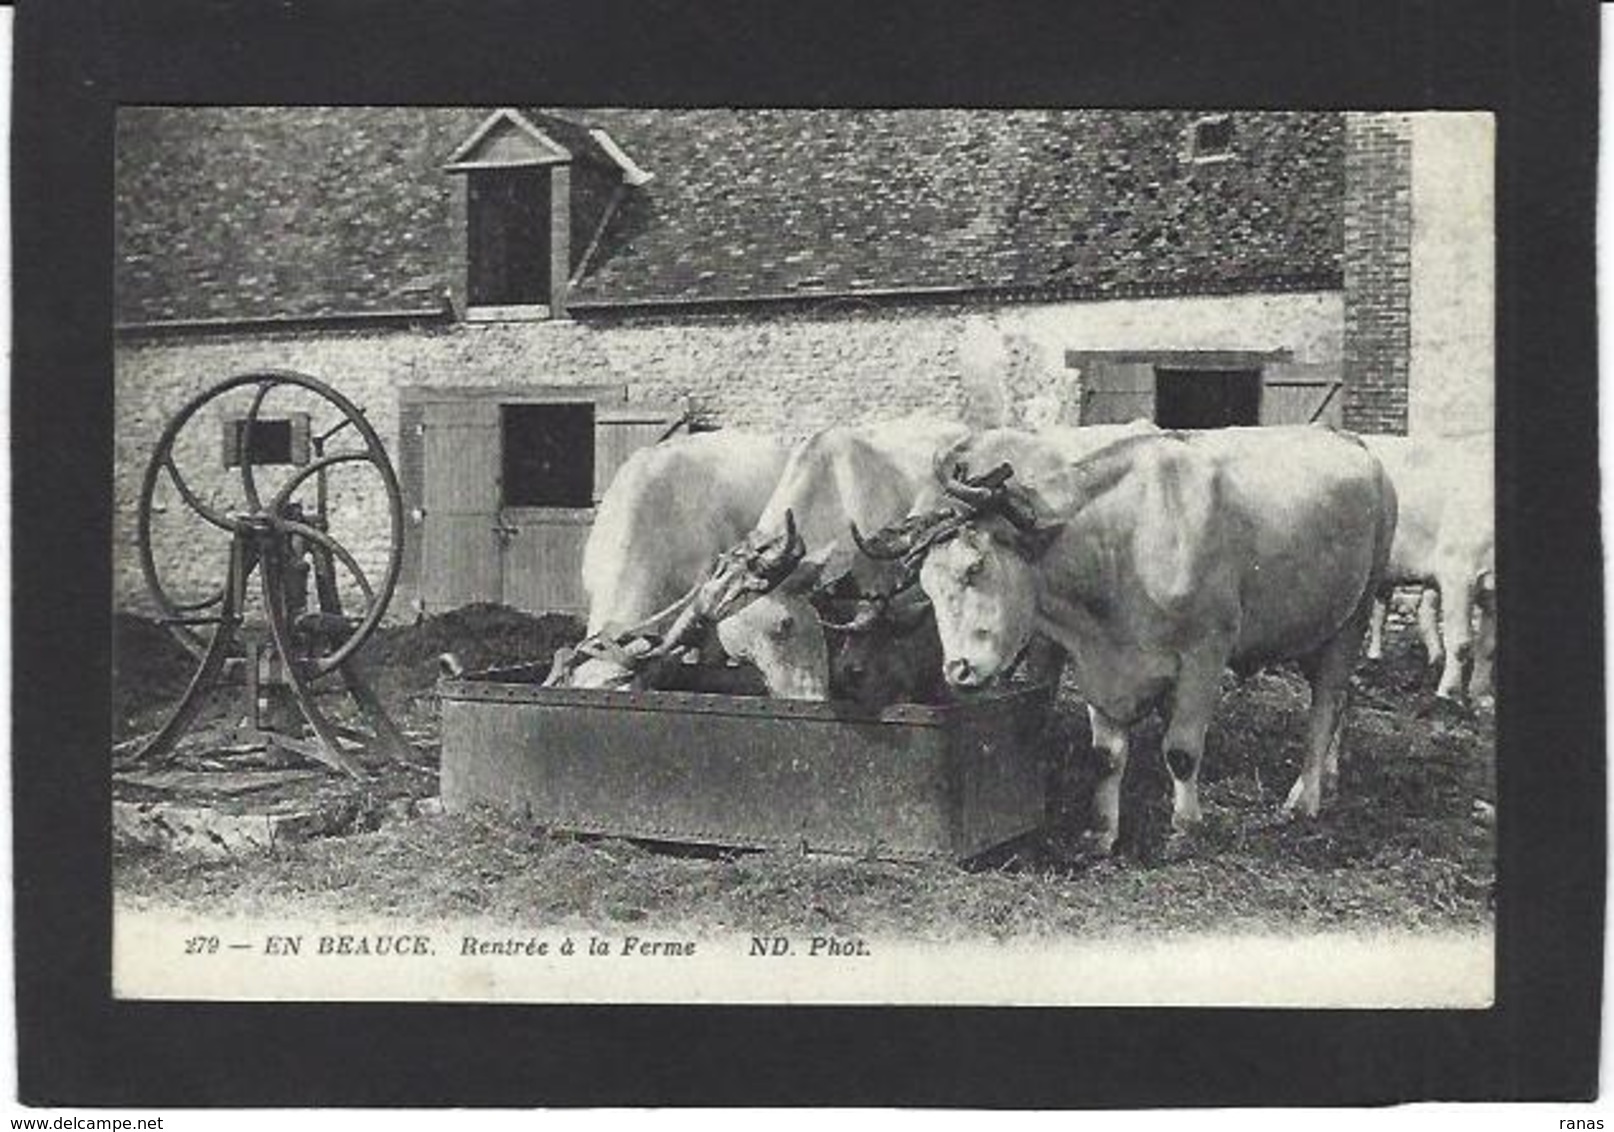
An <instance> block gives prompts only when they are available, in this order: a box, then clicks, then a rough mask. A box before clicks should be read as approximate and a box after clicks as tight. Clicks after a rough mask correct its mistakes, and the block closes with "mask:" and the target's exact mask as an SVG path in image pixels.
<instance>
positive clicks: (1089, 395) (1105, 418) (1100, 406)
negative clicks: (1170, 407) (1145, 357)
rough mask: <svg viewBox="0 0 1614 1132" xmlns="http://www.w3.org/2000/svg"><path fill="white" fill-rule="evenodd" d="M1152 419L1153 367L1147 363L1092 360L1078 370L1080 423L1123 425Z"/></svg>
mask: <svg viewBox="0 0 1614 1132" xmlns="http://www.w3.org/2000/svg"><path fill="white" fill-rule="evenodd" d="M1139 417H1142V418H1144V419H1145V420H1153V419H1154V365H1153V363H1151V362H1137V361H1126V362H1122V361H1106V360H1104V359H1101V358H1093V359H1090V360H1088V361H1086V363H1085V364H1084V365H1083V366H1082V413H1081V421H1080V423H1082V424H1084V425H1092V424H1126V423H1127V422H1128V421H1135V420H1137V419H1138V418H1139Z"/></svg>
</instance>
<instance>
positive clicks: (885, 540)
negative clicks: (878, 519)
mask: <svg viewBox="0 0 1614 1132" xmlns="http://www.w3.org/2000/svg"><path fill="white" fill-rule="evenodd" d="M848 525H849V526H850V527H851V528H852V541H853V542H854V543H856V544H857V548H858V549H859V550H861V551H862V552H863V553H864V554H865V555H867V556H868V557H870V558H872V559H874V560H875V561H876V562H895V561H896V560H897V559H899V558H901V557H902V556H903V555H904V554H905V553H907V550H908V547H910V546H912V545H913V542H914V540H915V539H916V538H918V531H917V530H915V531H912V532H909V537H907V538H903V537H901V536H900V535H898V534H896V533H895V532H896V531H899V530H901V527H900V526H899V527H895V528H893V527H886V528H885V529H884V530H880V531H876V532H875V533H874V534H873V535H871V536H869V538H867V539H865V538H864V537H863V532H862V531H860V530H858V529H857V521H856V520H853V521H852V522H851V523H850V524H848ZM904 544H905V545H904Z"/></svg>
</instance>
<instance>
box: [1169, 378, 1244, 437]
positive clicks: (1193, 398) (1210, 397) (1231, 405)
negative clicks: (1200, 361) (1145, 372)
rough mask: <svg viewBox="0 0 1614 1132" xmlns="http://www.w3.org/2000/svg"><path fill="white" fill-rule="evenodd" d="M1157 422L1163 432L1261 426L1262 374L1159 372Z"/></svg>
mask: <svg viewBox="0 0 1614 1132" xmlns="http://www.w3.org/2000/svg"><path fill="white" fill-rule="evenodd" d="M1154 419H1155V423H1156V424H1158V425H1159V426H1160V427H1161V428H1226V427H1227V426H1229V425H1253V424H1259V423H1261V371H1260V370H1257V369H1160V368H1156V370H1155V379H1154Z"/></svg>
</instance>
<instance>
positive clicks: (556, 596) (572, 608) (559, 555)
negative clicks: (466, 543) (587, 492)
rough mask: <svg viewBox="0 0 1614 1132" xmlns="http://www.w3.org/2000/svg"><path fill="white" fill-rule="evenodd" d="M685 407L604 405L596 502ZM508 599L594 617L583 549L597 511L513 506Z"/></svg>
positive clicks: (597, 434)
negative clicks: (586, 586)
mask: <svg viewBox="0 0 1614 1132" xmlns="http://www.w3.org/2000/svg"><path fill="white" fill-rule="evenodd" d="M683 415H684V410H683V408H682V407H681V406H678V407H669V406H646V405H620V404H618V405H598V406H597V407H596V408H595V411H594V502H595V504H596V505H597V504H598V503H599V501H600V499H601V498H603V497H604V495H605V490H606V488H608V487H610V485H611V481H612V479H614V478H615V476H616V473H617V472H618V471H619V470H620V469H621V467H622V465H623V464H624V463H626V462H627V459H628V457H629V456H631V455H633V453H635V452H637V451H638V450H639V449H641V448H644V447H646V446H647V445H651V444H654V443H656V442H657V441H658V440H660V439H662V438H663V437H664V436H666V435H668V433H669V432H670V431H672V430H673V429H674V426H675V425H676V424H677V423H678V421H679V420H680V419H682V417H683ZM502 516H503V522H504V525H505V527H506V529H507V531H508V532H509V533H508V536H507V537H508V541H507V542H506V544H505V555H504V600H505V602H506V603H507V604H509V605H512V606H514V607H515V608H517V609H525V610H528V611H530V612H534V613H543V612H551V613H576V614H586V613H587V612H588V594H587V593H586V592H585V591H584V589H583V548H584V546H586V545H587V543H588V536H589V532H590V531H591V530H592V529H593V522H594V512H593V509H592V508H562V507H521V508H514V507H507V508H505V509H504V511H503V512H502Z"/></svg>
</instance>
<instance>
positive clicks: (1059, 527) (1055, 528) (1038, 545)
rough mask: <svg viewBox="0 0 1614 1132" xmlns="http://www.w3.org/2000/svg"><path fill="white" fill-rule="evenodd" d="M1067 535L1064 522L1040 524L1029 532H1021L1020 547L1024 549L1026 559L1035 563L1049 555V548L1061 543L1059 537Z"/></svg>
mask: <svg viewBox="0 0 1614 1132" xmlns="http://www.w3.org/2000/svg"><path fill="white" fill-rule="evenodd" d="M1064 533H1065V524H1064V523H1063V522H1058V523H1048V524H1046V525H1043V524H1039V525H1037V526H1035V527H1033V528H1032V529H1031V530H1029V531H1022V532H1020V539H1019V541H1020V546H1021V547H1022V549H1024V551H1025V553H1026V557H1027V558H1029V559H1031V560H1032V561H1033V562H1034V561H1036V560H1037V559H1039V558H1041V557H1042V556H1043V555H1044V554H1047V553H1048V548H1049V547H1051V546H1053V545H1054V543H1056V542H1058V541H1059V536H1060V535H1062V534H1064Z"/></svg>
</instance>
